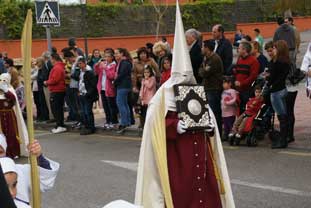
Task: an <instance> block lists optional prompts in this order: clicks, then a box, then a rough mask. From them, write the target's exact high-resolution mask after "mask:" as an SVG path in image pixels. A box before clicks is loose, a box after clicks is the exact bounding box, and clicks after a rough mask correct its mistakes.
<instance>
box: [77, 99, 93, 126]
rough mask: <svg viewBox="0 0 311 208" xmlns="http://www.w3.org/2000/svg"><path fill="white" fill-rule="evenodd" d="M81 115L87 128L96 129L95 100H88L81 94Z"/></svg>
mask: <svg viewBox="0 0 311 208" xmlns="http://www.w3.org/2000/svg"><path fill="white" fill-rule="evenodd" d="M79 100H80V105H81V106H80V107H81V117H82V121H83V124H84V126H85V128H87V129H91V130H95V124H94V114H93V101H90V100H88V99H87V98H86V97H85V96H83V95H80V96H79Z"/></svg>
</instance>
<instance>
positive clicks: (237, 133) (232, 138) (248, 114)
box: [229, 85, 266, 146]
mask: <svg viewBox="0 0 311 208" xmlns="http://www.w3.org/2000/svg"><path fill="white" fill-rule="evenodd" d="M261 109H262V111H261ZM264 110H266V107H265V105H264V99H263V96H262V88H261V86H260V85H256V86H255V97H253V98H251V99H250V100H249V101H248V102H247V104H246V110H245V112H243V113H242V114H241V115H240V116H239V117H238V118H237V120H236V121H235V122H234V124H233V127H232V130H231V132H230V134H229V143H230V145H234V143H235V144H236V145H239V144H240V141H241V139H242V137H243V136H244V135H246V134H247V133H249V132H251V131H252V129H253V127H254V120H255V118H256V120H258V119H259V120H260V119H262V118H259V117H260V116H263V115H264ZM247 144H248V145H249V146H253V145H256V144H254V141H253V142H252V141H249V140H247Z"/></svg>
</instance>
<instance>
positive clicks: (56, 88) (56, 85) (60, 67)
mask: <svg viewBox="0 0 311 208" xmlns="http://www.w3.org/2000/svg"><path fill="white" fill-rule="evenodd" d="M46 84H47V86H48V88H49V90H50V92H65V91H66V85H65V64H64V63H62V62H57V63H56V64H55V65H54V66H53V68H52V70H51V73H50V76H49V79H48V80H47V81H46Z"/></svg>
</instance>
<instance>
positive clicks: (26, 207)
mask: <svg viewBox="0 0 311 208" xmlns="http://www.w3.org/2000/svg"><path fill="white" fill-rule="evenodd" d="M14 203H15V205H16V207H17V208H31V207H30V206H29V205H28V204H25V203H23V202H20V201H18V200H16V199H14Z"/></svg>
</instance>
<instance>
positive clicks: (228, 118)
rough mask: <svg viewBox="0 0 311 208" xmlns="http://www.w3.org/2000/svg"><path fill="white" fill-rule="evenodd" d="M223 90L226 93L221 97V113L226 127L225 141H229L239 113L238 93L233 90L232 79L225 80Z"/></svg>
mask: <svg viewBox="0 0 311 208" xmlns="http://www.w3.org/2000/svg"><path fill="white" fill-rule="evenodd" d="M223 88H224V91H223V92H222V95H221V111H222V119H223V125H224V136H223V140H228V135H229V133H230V131H231V129H232V127H233V123H234V121H235V118H236V116H237V113H238V108H239V106H238V105H237V101H238V92H237V91H236V90H235V89H232V79H231V78H230V77H225V78H224V81H223Z"/></svg>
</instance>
